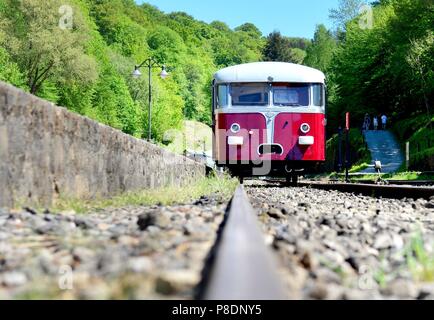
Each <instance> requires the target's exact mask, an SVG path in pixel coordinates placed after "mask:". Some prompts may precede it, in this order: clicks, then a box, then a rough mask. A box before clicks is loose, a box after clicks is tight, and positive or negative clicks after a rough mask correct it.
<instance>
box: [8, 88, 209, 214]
mask: <svg viewBox="0 0 434 320" xmlns="http://www.w3.org/2000/svg"><path fill="white" fill-rule="evenodd" d="M204 174H205V166H204V165H202V164H199V163H197V162H194V161H192V160H190V159H187V158H185V157H182V156H179V155H176V154H173V153H170V152H168V151H166V150H164V149H162V148H159V147H157V146H155V145H152V144H150V143H147V142H145V141H143V140H139V139H136V138H134V137H132V136H129V135H126V134H124V133H122V132H120V131H118V130H115V129H113V128H111V127H108V126H105V125H102V124H99V123H97V122H95V121H93V120H90V119H88V118H86V117H83V116H80V115H78V114H75V113H72V112H69V111H68V110H66V109H65V108H61V107H57V106H55V105H54V104H52V103H50V102H48V101H45V100H42V99H39V98H37V97H35V96H33V95H31V94H28V93H25V92H23V91H21V90H19V89H17V88H15V87H13V86H11V85H8V84H5V83H3V82H0V207H11V206H14V205H17V204H18V203H19V204H27V203H28V204H34V203H40V204H44V205H49V204H51V203H53V200H55V199H56V198H57V197H59V196H65V197H72V198H94V197H96V196H102V197H106V196H112V195H115V194H118V193H121V192H124V191H133V190H139V189H145V188H153V187H161V186H167V185H181V184H184V183H188V182H190V181H191V180H192V179H197V178H198V177H201V176H204Z"/></svg>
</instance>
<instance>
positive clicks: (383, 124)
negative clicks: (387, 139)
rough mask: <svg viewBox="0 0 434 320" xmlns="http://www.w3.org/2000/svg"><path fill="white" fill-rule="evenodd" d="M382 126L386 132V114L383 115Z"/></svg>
mask: <svg viewBox="0 0 434 320" xmlns="http://www.w3.org/2000/svg"><path fill="white" fill-rule="evenodd" d="M381 124H382V127H383V130H386V128H387V116H386V115H385V114H383V115H382V116H381Z"/></svg>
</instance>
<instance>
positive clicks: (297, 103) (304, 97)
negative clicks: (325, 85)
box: [273, 83, 309, 107]
mask: <svg viewBox="0 0 434 320" xmlns="http://www.w3.org/2000/svg"><path fill="white" fill-rule="evenodd" d="M273 103H274V105H275V106H281V107H284V106H291V107H307V106H309V84H305V83H300V84H297V83H291V84H284V85H274V86H273Z"/></svg>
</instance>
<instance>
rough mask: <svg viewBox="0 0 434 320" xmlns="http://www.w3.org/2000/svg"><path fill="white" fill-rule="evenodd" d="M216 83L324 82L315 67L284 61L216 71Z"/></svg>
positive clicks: (322, 75)
mask: <svg viewBox="0 0 434 320" xmlns="http://www.w3.org/2000/svg"><path fill="white" fill-rule="evenodd" d="M214 79H215V80H216V83H232V82H299V83H324V80H325V75H324V73H322V72H321V71H319V70H317V69H313V68H310V67H306V66H302V65H299V64H294V63H286V62H254V63H246V64H241V65H237V66H233V67H228V68H225V69H222V70H220V71H218V72H217V73H216V74H215V75H214Z"/></svg>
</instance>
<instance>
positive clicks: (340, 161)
mask: <svg viewBox="0 0 434 320" xmlns="http://www.w3.org/2000/svg"><path fill="white" fill-rule="evenodd" d="M342 167H343V166H342V127H339V129H338V172H339V173H340V172H342Z"/></svg>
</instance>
